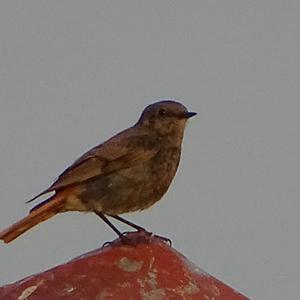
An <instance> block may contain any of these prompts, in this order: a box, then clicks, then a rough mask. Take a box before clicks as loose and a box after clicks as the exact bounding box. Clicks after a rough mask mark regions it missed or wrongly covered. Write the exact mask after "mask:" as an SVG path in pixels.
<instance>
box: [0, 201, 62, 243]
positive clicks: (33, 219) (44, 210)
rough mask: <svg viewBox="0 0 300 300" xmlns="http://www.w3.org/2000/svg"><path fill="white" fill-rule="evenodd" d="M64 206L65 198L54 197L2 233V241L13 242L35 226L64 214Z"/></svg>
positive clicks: (0, 234)
mask: <svg viewBox="0 0 300 300" xmlns="http://www.w3.org/2000/svg"><path fill="white" fill-rule="evenodd" d="M64 206H65V201H64V198H63V197H61V196H59V195H54V196H53V197H51V198H50V199H48V201H45V203H42V205H40V206H39V205H38V206H37V207H36V208H35V209H33V210H31V211H30V213H29V214H28V216H26V217H25V218H23V219H21V220H20V221H18V222H16V223H14V224H12V225H11V226H9V227H8V228H6V229H4V230H3V231H1V232H0V240H3V241H4V242H5V243H9V242H11V241H13V240H14V239H16V238H17V237H18V236H19V235H21V234H22V233H24V232H25V231H27V230H29V229H30V228H32V227H33V226H35V225H37V224H39V223H41V222H43V221H45V220H47V219H49V218H51V217H53V216H54V215H56V214H57V213H59V212H63V211H64Z"/></svg>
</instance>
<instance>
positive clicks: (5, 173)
mask: <svg viewBox="0 0 300 300" xmlns="http://www.w3.org/2000/svg"><path fill="white" fill-rule="evenodd" d="M299 20H300V2H299V1H276V0H273V1H238V0H236V1H232V0H228V1H212V0H208V1H174V0H173V1H48V2H45V1H30V0H29V1H2V2H1V3H0V103H1V106H0V107H1V109H0V137H1V145H0V153H1V156H0V166H1V170H0V181H1V184H0V195H1V211H0V228H3V227H5V226H7V225H10V224H11V223H12V222H14V221H16V220H18V219H19V218H21V217H23V216H25V215H26V214H27V211H28V210H29V208H30V207H31V206H30V205H26V204H25V201H26V200H28V199H29V198H31V197H32V196H34V195H35V194H37V193H38V192H40V191H41V190H42V189H44V188H46V187H47V186H48V185H49V184H51V183H52V182H53V180H54V179H55V178H56V176H57V175H58V174H59V173H60V172H62V171H63V170H64V168H65V167H67V166H68V165H69V164H70V163H72V162H73V160H74V159H76V158H77V157H78V156H80V155H81V154H82V153H83V152H85V151H86V150H88V149H89V148H90V147H92V146H94V145H96V144H98V143H100V142H102V141H104V140H105V139H106V138H108V137H110V136H111V135H112V134H114V133H116V132H118V131H119V130H121V129H123V128H126V127H128V126H130V125H132V124H133V123H134V122H135V121H136V120H137V118H138V117H139V114H140V112H141V111H142V109H143V108H144V106H146V105H147V104H149V103H151V102H153V101H155V100H157V99H161V98H173V99H178V100H181V101H182V102H183V103H184V104H185V105H186V106H187V107H188V108H189V109H190V110H192V111H197V112H198V113H199V115H198V117H195V118H193V119H192V120H191V121H190V122H189V126H188V129H187V131H186V135H185V142H184V147H183V155H182V161H181V164H180V169H179V171H178V173H177V176H176V178H175V180H174V181H173V184H172V186H171V188H170V190H169V192H168V193H167V195H166V196H165V197H164V199H163V200H162V201H160V202H159V203H158V204H157V205H155V206H154V207H153V208H151V209H149V210H147V211H145V212H142V213H136V214H133V215H130V216H129V218H130V219H131V220H132V221H135V222H137V223H139V224H141V225H143V226H145V227H146V228H148V229H149V230H152V231H154V232H156V233H158V234H161V235H164V236H168V237H170V238H171V239H172V240H173V245H174V247H175V248H176V249H178V250H179V251H181V252H182V253H183V254H184V255H185V256H187V257H188V258H189V259H190V260H192V261H193V262H195V263H196V264H197V265H199V266H200V267H201V268H203V269H204V270H206V271H207V272H208V273H210V274H211V275H213V276H215V277H217V278H218V279H220V280H222V281H224V282H225V283H227V284H229V285H231V286H233V287H234V288H236V289H237V290H239V291H240V292H242V293H245V294H246V295H248V296H250V297H251V298H253V299H275V300H276V299H279V300H281V299H285V300H288V299H296V298H297V296H296V295H298V290H299V286H300V268H299V264H300V238H299V232H300V202H299V194H300V193H299V192H300V188H299V174H300V166H299V161H300V157H299V153H300V141H299V130H300V121H299V120H300V118H299V114H300V109H299V108H300V101H299V94H300V88H299V82H300V76H299V67H300V61H299V53H300V38H299V31H300V23H299V22H300V21H299ZM127 217H128V216H127ZM120 228H122V229H124V230H125V229H127V228H125V227H122V226H120ZM114 238H115V235H114V233H113V232H112V231H111V230H110V229H109V228H108V227H107V226H106V225H105V224H103V222H101V221H100V220H98V218H97V217H96V216H94V215H93V214H80V213H68V214H63V215H60V216H57V217H55V218H53V219H51V220H49V221H47V222H45V223H43V224H42V225H40V226H39V227H37V228H36V229H34V230H31V231H30V232H29V233H28V234H26V235H24V236H22V237H20V238H19V239H17V240H16V241H15V242H13V243H12V244H9V245H4V244H1V245H0V266H1V267H0V284H4V283H8V282H13V281H15V280H17V279H20V278H22V277H24V276H26V275H29V274H32V273H36V272H40V271H42V270H45V269H47V268H50V267H53V266H55V265H57V264H61V263H63V262H65V261H67V260H69V259H71V258H73V257H75V256H77V255H80V254H82V253H84V252H86V251H89V250H92V249H95V248H97V247H99V246H101V245H102V244H103V243H104V242H105V241H107V240H111V239H114Z"/></svg>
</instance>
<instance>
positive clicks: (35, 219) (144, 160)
mask: <svg viewBox="0 0 300 300" xmlns="http://www.w3.org/2000/svg"><path fill="white" fill-rule="evenodd" d="M194 115H196V113H195V112H189V111H188V110H187V109H186V107H185V106H183V105H182V104H181V103H179V102H176V101H171V100H166V101H160V102H156V103H153V104H151V105H149V106H147V107H146V108H145V109H144V111H143V112H142V115H141V116H140V118H139V120H138V122H137V123H136V124H135V125H133V126H132V127H130V128H128V129H126V130H124V131H122V132H120V133H118V134H116V135H115V136H113V137H112V138H110V139H109V140H107V141H106V142H104V143H102V144H100V145H98V146H96V147H94V148H92V149H91V150H90V151H88V152H87V153H85V154H84V155H83V156H81V157H80V158H79V159H77V160H76V161H75V162H74V163H73V164H72V165H71V166H70V167H69V168H67V169H66V170H65V171H64V172H63V173H62V174H61V175H60V176H59V177H58V179H57V180H56V181H55V182H54V183H53V184H52V185H51V186H50V187H49V188H47V189H46V190H44V191H43V192H41V193H40V194H38V195H37V196H36V197H34V198H33V199H31V200H29V201H27V202H31V201H33V200H35V199H36V198H38V197H40V196H41V195H44V194H47V193H49V192H55V194H54V195H53V196H51V197H49V198H48V199H47V200H45V201H43V202H42V203H40V204H38V205H37V206H35V207H34V208H33V209H31V211H30V213H29V214H28V215H27V216H26V217H25V218H23V219H21V220H20V221H18V222H16V223H14V224H13V225H11V226H10V227H8V228H7V229H4V230H3V231H1V232H0V239H1V240H3V241H4V242H5V243H9V242H11V241H12V240H14V239H15V238H17V237H18V236H19V235H21V234H22V233H24V232H25V231H27V230H28V229H30V228H31V227H33V226H35V225H37V224H39V223H40V222H42V221H45V220H47V219H49V218H50V217H52V216H54V215H56V214H58V213H61V212H67V211H82V212H95V213H96V214H97V215H98V216H99V217H101V218H102V219H103V220H104V221H105V222H106V223H107V224H108V225H109V226H110V227H111V228H112V229H113V230H114V231H115V232H116V233H117V234H118V235H119V236H120V237H121V238H122V237H123V235H122V233H121V232H120V231H119V230H118V229H117V228H116V227H115V226H114V225H113V224H112V223H111V222H110V221H109V220H108V218H107V217H106V215H107V216H110V217H113V218H115V219H117V220H119V221H122V222H124V223H126V224H128V225H130V226H132V227H134V228H136V229H137V230H144V229H143V228H142V227H140V226H138V225H135V224H133V223H131V222H130V221H127V220H125V219H123V218H121V217H119V214H123V213H128V212H133V211H137V210H143V209H146V208H148V207H150V206H151V205H153V204H154V203H155V202H157V201H158V200H160V199H161V198H162V196H163V195H164V194H165V193H166V191H167V190H168V188H169V186H170V183H171V181H172V179H173V177H174V175H175V173H176V170H177V167H178V164H179V160H180V154H181V144H182V139H183V134H184V129H185V125H186V121H187V119H189V118H190V117H192V116H194Z"/></svg>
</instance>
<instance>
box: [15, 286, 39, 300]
mask: <svg viewBox="0 0 300 300" xmlns="http://www.w3.org/2000/svg"><path fill="white" fill-rule="evenodd" d="M37 288H38V285H32V286H29V287H28V288H26V289H25V290H24V291H23V292H22V294H21V295H20V296H19V297H18V300H26V299H28V297H29V296H30V295H32V294H33V293H34V291H35V290H36V289H37Z"/></svg>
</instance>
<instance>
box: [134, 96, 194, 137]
mask: <svg viewBox="0 0 300 300" xmlns="http://www.w3.org/2000/svg"><path fill="white" fill-rule="evenodd" d="M195 115H196V113H195V112H189V111H188V110H187V108H186V107H185V106H184V105H182V104H181V103H179V102H177V101H173V100H164V101H159V102H156V103H153V104H150V105H149V106H147V107H146V108H145V109H144V111H143V113H142V115H141V117H140V119H139V121H138V124H140V125H142V126H147V127H149V128H151V129H153V130H156V131H158V132H159V133H160V134H161V135H173V136H174V137H175V136H178V137H180V136H181V139H182V136H183V132H184V128H185V125H186V121H187V120H188V119H189V118H191V117H193V116H195Z"/></svg>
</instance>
